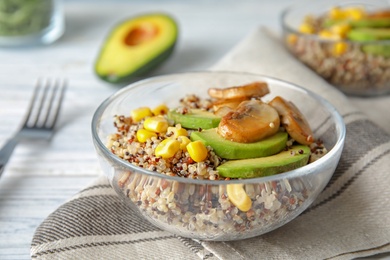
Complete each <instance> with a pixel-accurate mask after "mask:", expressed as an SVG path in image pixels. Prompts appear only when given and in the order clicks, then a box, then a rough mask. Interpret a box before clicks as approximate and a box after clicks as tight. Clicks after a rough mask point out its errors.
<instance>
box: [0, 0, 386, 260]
mask: <svg viewBox="0 0 390 260" xmlns="http://www.w3.org/2000/svg"><path fill="white" fill-rule="evenodd" d="M290 3H291V1H287V0H278V1H258V0H257V1H256V0H246V1H233V0H224V1H222V0H209V1H207V0H189V1H180V0H165V1H161V0H148V1H147V0H133V1H125V0H123V1H120V0H116V1H112V0H111V1H109V0H104V1H103V0H99V1H97V0H95V1H93V0H89V1H87V0H83V1H82V0H79V1H76V0H68V1H64V13H65V17H66V32H65V34H64V36H63V37H62V38H61V39H60V40H59V41H57V42H56V43H54V44H52V45H50V46H43V47H30V48H18V49H12V48H11V49H9V48H8V49H5V48H3V49H0V145H2V144H3V143H4V142H5V140H6V139H7V138H9V137H10V136H11V135H12V134H13V132H14V131H16V130H17V128H18V126H19V124H20V123H21V120H22V118H23V116H24V114H25V111H26V109H27V106H28V102H29V100H30V97H31V94H32V90H33V85H34V82H35V80H36V79H37V78H38V77H62V78H66V79H68V81H69V87H68V91H67V93H66V98H65V104H64V107H63V110H62V113H61V117H60V120H59V124H58V131H57V133H56V135H55V136H54V138H53V140H52V141H51V142H50V143H39V144H37V143H35V144H34V143H30V144H20V145H19V146H18V147H17V148H16V150H15V152H14V154H13V156H12V158H11V160H10V162H9V164H8V165H7V168H6V169H5V172H4V174H3V176H2V177H1V178H0V259H29V258H30V257H29V249H30V242H31V239H32V236H33V233H34V230H35V229H36V227H37V226H38V225H39V224H40V223H41V222H42V221H43V220H44V218H45V217H47V215H48V214H50V213H51V212H53V211H54V210H55V209H56V208H57V207H58V206H60V205H61V204H62V203H64V202H65V201H66V200H67V199H68V198H70V197H71V196H72V195H73V194H75V193H77V192H78V191H79V190H80V189H82V188H83V187H85V186H86V185H87V184H88V183H89V182H91V181H93V180H94V179H95V178H96V176H98V175H99V174H101V171H100V168H99V165H98V161H97V157H96V155H95V150H94V148H93V144H92V139H91V134H90V122H91V118H92V115H93V112H94V110H95V109H96V107H97V106H98V105H99V104H100V102H101V101H103V100H104V99H105V98H107V97H108V96H109V95H110V94H112V93H113V92H115V91H116V90H118V87H117V86H112V85H109V84H107V83H104V82H102V81H100V80H99V79H98V78H97V77H96V76H95V75H94V74H93V70H92V66H93V63H94V60H95V58H96V55H97V52H98V50H99V47H100V45H101V43H102V41H103V39H104V37H105V35H106V34H107V32H108V31H109V29H110V28H111V27H112V26H113V25H114V24H115V23H116V22H118V21H120V20H122V19H124V18H127V17H130V16H132V15H136V14H140V13H144V12H149V11H164V12H168V13H169V14H171V15H173V16H174V17H175V18H176V20H177V21H178V23H179V25H180V37H179V41H178V45H177V48H176V50H175V52H174V54H173V56H172V57H171V58H170V59H169V61H168V62H166V63H165V64H164V65H163V66H162V67H160V68H159V69H158V70H157V71H155V72H154V73H153V74H152V75H158V74H166V73H175V72H183V71H191V70H205V69H207V68H208V67H210V66H212V65H213V64H214V63H215V62H217V61H218V60H219V59H220V58H221V57H222V56H223V55H224V54H225V53H226V52H227V51H229V49H231V48H232V47H234V45H235V44H237V43H238V42H239V41H240V40H241V39H242V38H244V37H245V36H246V35H248V34H249V33H250V32H251V31H252V30H253V29H254V28H255V27H257V26H259V25H265V26H268V27H270V28H272V29H274V30H276V31H279V30H280V27H279V20H278V19H279V14H280V12H281V10H282V9H284V8H285V7H286V6H287V5H288V4H290ZM375 102H383V101H381V100H380V99H378V100H377V101H375ZM374 105H375V103H374ZM379 121H381V120H379ZM388 121H390V119H389V120H388ZM387 130H388V131H389V132H390V129H387Z"/></svg>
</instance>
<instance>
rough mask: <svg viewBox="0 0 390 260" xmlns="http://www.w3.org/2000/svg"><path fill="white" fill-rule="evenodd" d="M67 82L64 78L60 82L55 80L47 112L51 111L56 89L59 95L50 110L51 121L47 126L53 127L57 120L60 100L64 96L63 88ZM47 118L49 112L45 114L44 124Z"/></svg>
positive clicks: (60, 104)
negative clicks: (54, 105)
mask: <svg viewBox="0 0 390 260" xmlns="http://www.w3.org/2000/svg"><path fill="white" fill-rule="evenodd" d="M67 83H68V82H67V81H66V80H62V81H61V82H60V80H57V82H56V88H55V89H54V90H53V92H52V97H51V99H50V104H49V110H48V111H49V112H51V111H52V109H51V108H52V105H53V101H54V98H55V94H57V92H58V91H59V92H60V93H59V97H58V102H57V106H56V107H55V108H54V110H53V112H51V114H52V115H53V119H52V121H51V124H50V126H48V128H53V127H54V126H55V124H56V122H57V119H58V115H59V113H60V110H61V106H62V101H63V99H64V96H65V89H66V87H67ZM48 118H49V114H48V115H47V117H46V119H45V122H44V125H46V123H47V120H48Z"/></svg>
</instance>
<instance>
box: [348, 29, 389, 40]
mask: <svg viewBox="0 0 390 260" xmlns="http://www.w3.org/2000/svg"><path fill="white" fill-rule="evenodd" d="M347 38H348V39H349V40H352V41H358V42H364V41H378V40H388V39H390V29H373V28H360V29H353V30H351V31H349V32H348V34H347Z"/></svg>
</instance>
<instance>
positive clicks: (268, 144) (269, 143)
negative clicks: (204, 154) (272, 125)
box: [190, 128, 288, 159]
mask: <svg viewBox="0 0 390 260" xmlns="http://www.w3.org/2000/svg"><path fill="white" fill-rule="evenodd" d="M287 138H288V134H287V133H285V132H278V133H276V134H274V135H273V136H270V137H268V138H265V139H263V140H261V141H258V142H254V143H237V142H232V141H229V140H226V139H225V138H223V137H222V136H220V135H219V134H218V133H217V129H216V128H213V129H208V130H203V131H201V132H198V131H194V132H192V133H191V136H190V139H191V141H197V140H200V141H202V142H203V143H204V144H205V145H206V146H207V145H209V146H211V147H212V148H213V150H214V152H215V154H217V155H218V156H220V157H222V158H224V159H247V158H257V157H264V156H270V155H273V154H276V153H278V152H280V151H281V150H283V149H284V148H285V147H286V142H287Z"/></svg>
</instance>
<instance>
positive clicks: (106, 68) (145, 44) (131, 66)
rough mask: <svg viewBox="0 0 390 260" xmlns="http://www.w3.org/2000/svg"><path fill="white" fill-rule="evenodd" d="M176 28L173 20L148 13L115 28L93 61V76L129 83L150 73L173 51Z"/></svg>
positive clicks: (111, 81)
mask: <svg viewBox="0 0 390 260" xmlns="http://www.w3.org/2000/svg"><path fill="white" fill-rule="evenodd" d="M177 35H178V27H177V24H176V22H175V21H174V20H173V18H172V17H170V16H168V15H166V14H161V13H150V14H144V15H140V16H136V17H133V18H130V19H127V20H125V21H123V22H121V23H119V24H118V25H116V26H115V27H114V28H113V29H112V30H111V32H110V33H109V35H108V37H107V38H106V40H105V42H104V44H103V46H102V48H101V50H100V52H99V55H98V58H97V60H96V62H95V67H94V70H95V73H96V74H97V75H98V76H99V77H100V78H101V79H103V80H105V81H107V82H110V83H125V82H130V81H133V80H135V79H137V78H138V77H141V76H143V75H144V74H146V73H148V72H150V71H151V70H153V69H154V68H156V67H157V66H158V65H160V64H161V63H162V62H163V61H165V60H166V59H167V58H168V57H169V56H170V55H171V53H172V52H173V49H174V47H175V43H176V41H177Z"/></svg>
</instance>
